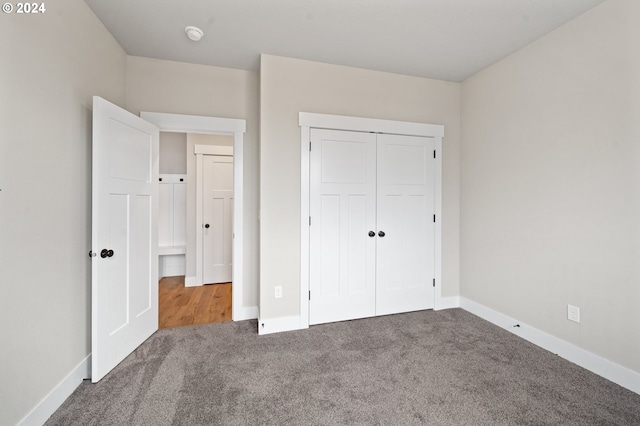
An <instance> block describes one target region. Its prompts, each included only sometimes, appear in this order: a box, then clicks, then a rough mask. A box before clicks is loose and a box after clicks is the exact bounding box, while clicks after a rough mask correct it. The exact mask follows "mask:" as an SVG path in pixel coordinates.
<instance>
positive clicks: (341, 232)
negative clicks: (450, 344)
mask: <svg viewBox="0 0 640 426" xmlns="http://www.w3.org/2000/svg"><path fill="white" fill-rule="evenodd" d="M310 149H311V152H310V156H309V174H310V179H309V182H310V188H309V194H310V199H309V203H310V205H309V211H310V216H311V217H310V225H309V226H310V228H309V241H310V247H309V289H310V295H309V297H310V299H309V324H319V323H325V322H333V321H342V320H349V319H355V318H364V317H369V316H375V315H387V314H392V313H399V312H408V311H415V310H421V309H428V308H433V307H434V298H435V294H434V288H433V282H434V278H435V226H434V211H435V160H434V157H433V155H434V154H433V153H434V150H435V142H434V140H433V138H427V137H415V136H401V135H389V134H375V133H365V132H351V131H337V130H322V129H311V146H310Z"/></svg>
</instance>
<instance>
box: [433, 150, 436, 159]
mask: <svg viewBox="0 0 640 426" xmlns="http://www.w3.org/2000/svg"><path fill="white" fill-rule="evenodd" d="M433 158H436V150H435V149H434V150H433Z"/></svg>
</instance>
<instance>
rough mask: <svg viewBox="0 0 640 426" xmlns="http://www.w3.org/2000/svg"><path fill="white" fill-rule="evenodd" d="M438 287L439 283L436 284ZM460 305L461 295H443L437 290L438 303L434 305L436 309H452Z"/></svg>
mask: <svg viewBox="0 0 640 426" xmlns="http://www.w3.org/2000/svg"><path fill="white" fill-rule="evenodd" d="M436 287H437V285H436ZM459 307H460V296H449V297H442V296H440V295H439V294H438V292H436V305H435V306H434V307H433V310H434V311H441V310H443V309H452V308H459Z"/></svg>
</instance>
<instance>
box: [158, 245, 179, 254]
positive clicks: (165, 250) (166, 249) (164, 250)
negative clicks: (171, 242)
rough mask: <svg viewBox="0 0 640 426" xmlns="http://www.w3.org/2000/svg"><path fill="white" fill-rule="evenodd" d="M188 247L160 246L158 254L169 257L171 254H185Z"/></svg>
mask: <svg viewBox="0 0 640 426" xmlns="http://www.w3.org/2000/svg"><path fill="white" fill-rule="evenodd" d="M185 253H186V246H160V247H158V254H159V255H160V256H168V255H171V254H185Z"/></svg>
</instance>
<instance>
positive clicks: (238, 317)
mask: <svg viewBox="0 0 640 426" xmlns="http://www.w3.org/2000/svg"><path fill="white" fill-rule="evenodd" d="M258 313H259V310H258V307H257V306H243V307H242V308H240V311H239V312H236V311H233V320H234V321H244V320H252V319H257V318H258V316H259V315H258Z"/></svg>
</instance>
